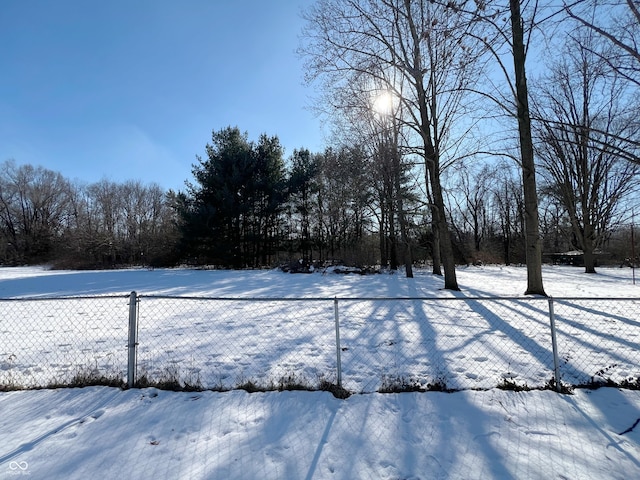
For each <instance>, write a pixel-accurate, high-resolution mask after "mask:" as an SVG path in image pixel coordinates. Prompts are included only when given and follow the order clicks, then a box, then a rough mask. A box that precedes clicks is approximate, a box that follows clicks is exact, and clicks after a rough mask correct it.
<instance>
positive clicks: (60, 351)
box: [0, 296, 128, 388]
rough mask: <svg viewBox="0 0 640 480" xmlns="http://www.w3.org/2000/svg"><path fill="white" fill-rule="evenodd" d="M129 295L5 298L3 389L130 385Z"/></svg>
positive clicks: (0, 341) (0, 309) (0, 314)
mask: <svg viewBox="0 0 640 480" xmlns="http://www.w3.org/2000/svg"><path fill="white" fill-rule="evenodd" d="M127 304H128V298H127V297H122V296H120V297H83V298H56V299H42V300H39V299H28V300H23V299H20V300H0V387H2V386H5V387H19V388H30V387H46V386H55V385H73V384H80V383H83V380H86V379H89V378H91V379H98V378H109V379H112V380H114V381H116V382H117V381H118V380H120V381H124V378H125V375H126V371H127V331H128V325H127V321H126V320H127V317H126V316H125V315H126V311H127Z"/></svg>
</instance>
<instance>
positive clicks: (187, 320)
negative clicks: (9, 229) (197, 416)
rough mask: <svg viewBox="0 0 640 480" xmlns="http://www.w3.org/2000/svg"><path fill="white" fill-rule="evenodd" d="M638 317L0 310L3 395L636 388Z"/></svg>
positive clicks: (584, 303)
mask: <svg viewBox="0 0 640 480" xmlns="http://www.w3.org/2000/svg"><path fill="white" fill-rule="evenodd" d="M639 319H640V300H639V299H629V298H598V299H595V298H562V299H560V298H558V299H547V298H341V299H337V298H303V299H292V298H280V299H275V298H200V297H168V296H138V295H137V294H135V292H134V293H132V294H131V295H130V296H111V297H109V296H100V297H78V298H62V299H60V298H58V299H52V298H50V299H22V300H2V301H0V389H2V388H5V389H6V388H32V387H47V386H52V385H56V386H57V385H78V384H83V383H92V382H96V381H98V382H100V383H104V382H105V381H107V382H111V384H114V385H117V384H121V385H125V384H129V386H134V385H139V386H144V385H149V384H160V385H166V386H171V387H179V388H197V389H220V390H227V389H233V388H239V387H240V388H255V389H286V388H321V386H322V385H338V386H340V387H342V388H344V389H346V390H348V391H350V392H356V393H359V392H375V391H398V390H423V389H436V390H459V389H488V388H494V387H496V386H504V387H508V388H544V387H549V386H554V385H555V386H556V387H558V386H560V384H564V385H567V386H569V385H584V384H590V383H608V382H609V383H615V384H634V385H637V384H638V383H639V382H640V380H639V379H640V320H639ZM552 327H554V328H552Z"/></svg>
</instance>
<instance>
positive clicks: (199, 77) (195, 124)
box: [0, 0, 324, 189]
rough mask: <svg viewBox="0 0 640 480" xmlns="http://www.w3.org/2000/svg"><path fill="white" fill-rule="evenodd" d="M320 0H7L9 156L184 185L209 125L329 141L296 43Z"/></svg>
mask: <svg viewBox="0 0 640 480" xmlns="http://www.w3.org/2000/svg"><path fill="white" fill-rule="evenodd" d="M311 3H312V1H311V0H270V1H266V0H233V1H231V0H181V1H176V0H102V1H98V0H0V161H5V160H8V159H14V160H15V161H16V162H17V163H18V164H23V163H29V164H32V165H41V166H43V167H45V168H48V169H51V170H54V171H57V172H60V173H62V174H63V175H64V176H65V177H67V178H69V179H72V180H79V181H81V182H94V181H98V180H100V179H102V178H107V179H110V180H113V181H118V182H121V181H125V180H141V181H143V182H144V183H150V182H156V183H158V184H160V186H162V187H164V188H167V189H168V188H173V189H183V188H184V181H185V180H189V179H191V178H192V176H191V166H192V164H193V163H195V162H196V158H195V156H196V154H198V155H202V156H204V148H205V145H206V143H207V142H209V141H210V139H211V131H212V130H219V129H221V128H224V127H226V126H229V125H231V126H238V127H239V128H240V129H241V130H242V131H247V132H248V133H249V138H250V139H252V140H257V139H258V137H259V135H260V134H261V133H267V134H268V135H277V136H278V137H279V138H280V141H281V143H282V145H283V146H284V147H285V157H288V156H289V155H290V154H291V153H292V152H293V150H294V149H295V148H300V147H306V148H309V149H310V150H312V151H320V150H322V149H323V148H324V141H323V137H322V132H321V128H320V121H319V120H318V119H317V118H316V117H315V116H314V115H313V113H312V112H311V111H310V110H309V109H308V106H309V105H310V97H311V96H312V92H311V91H310V90H309V89H308V88H307V87H305V86H303V85H302V78H303V71H302V61H301V60H300V59H299V58H298V57H297V55H296V53H295V50H296V48H297V46H298V37H299V35H300V31H301V27H302V24H303V21H302V20H301V18H300V12H301V11H302V9H303V8H305V7H306V6H307V5H309V4H311Z"/></svg>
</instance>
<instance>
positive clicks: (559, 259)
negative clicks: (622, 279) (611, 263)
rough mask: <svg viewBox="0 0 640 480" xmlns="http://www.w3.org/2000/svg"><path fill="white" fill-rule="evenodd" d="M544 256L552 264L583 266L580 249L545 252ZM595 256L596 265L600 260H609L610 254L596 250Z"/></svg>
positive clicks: (582, 256) (582, 255)
mask: <svg viewBox="0 0 640 480" xmlns="http://www.w3.org/2000/svg"><path fill="white" fill-rule="evenodd" d="M544 256H545V257H546V258H547V259H548V262H549V263H553V264H554V265H573V266H575V267H584V253H583V252H582V250H571V251H569V252H564V253H546V254H545V255H544ZM595 256H596V267H597V266H598V264H599V263H600V262H601V261H602V260H605V259H609V260H610V257H611V254H610V253H606V252H601V251H596V252H595Z"/></svg>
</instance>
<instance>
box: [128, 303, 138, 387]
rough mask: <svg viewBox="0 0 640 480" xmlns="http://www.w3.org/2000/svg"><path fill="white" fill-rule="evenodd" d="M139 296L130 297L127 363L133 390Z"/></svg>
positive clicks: (129, 385) (130, 384) (129, 383)
mask: <svg viewBox="0 0 640 480" xmlns="http://www.w3.org/2000/svg"><path fill="white" fill-rule="evenodd" d="M137 306H138V295H137V294H136V292H135V291H134V292H131V295H129V344H128V350H129V358H128V361H127V386H128V387H129V388H133V387H134V386H135V384H136V363H137V362H136V351H137V348H138V315H137V310H138V309H137Z"/></svg>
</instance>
